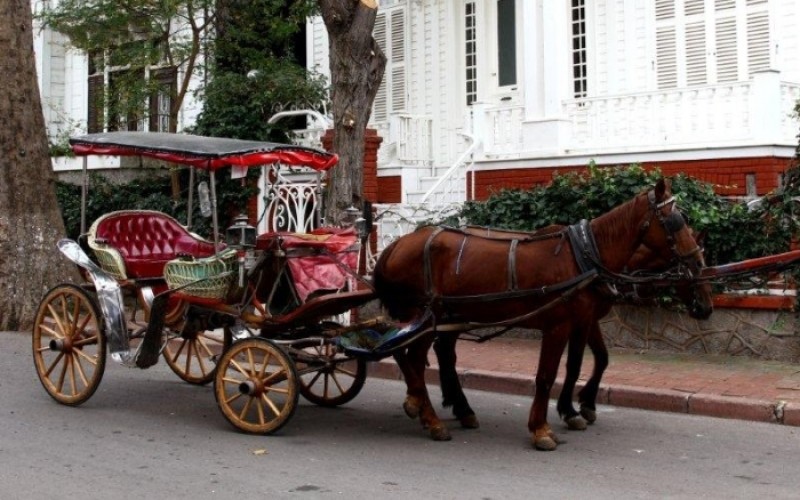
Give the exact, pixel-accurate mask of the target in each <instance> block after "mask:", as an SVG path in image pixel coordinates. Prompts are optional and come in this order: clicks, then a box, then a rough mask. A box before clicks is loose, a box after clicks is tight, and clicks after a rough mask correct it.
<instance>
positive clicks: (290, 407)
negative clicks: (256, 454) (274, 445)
mask: <svg viewBox="0 0 800 500" xmlns="http://www.w3.org/2000/svg"><path fill="white" fill-rule="evenodd" d="M297 384H298V381H297V372H296V371H295V367H294V363H293V362H292V359H291V358H290V357H289V356H288V355H287V354H286V353H285V352H284V350H283V349H281V348H280V347H279V346H278V345H276V344H275V343H274V342H272V341H270V340H267V339H264V338H260V337H256V338H250V339H244V340H240V341H237V342H235V343H234V344H233V345H232V346H231V347H230V349H228V350H227V351H225V353H224V354H223V355H222V357H220V359H219V362H218V363H217V373H216V376H215V377H214V396H215V397H216V399H217V404H218V405H219V408H220V410H221V411H222V414H223V416H224V417H225V418H226V419H228V421H229V422H230V423H231V424H233V426H234V427H236V428H237V429H239V430H242V431H244V432H247V433H250V434H271V433H273V432H275V431H277V430H278V429H280V428H281V427H283V426H284V425H285V424H286V422H288V421H289V419H290V418H291V417H292V415H293V414H294V411H295V409H296V408H297V399H298V391H297Z"/></svg>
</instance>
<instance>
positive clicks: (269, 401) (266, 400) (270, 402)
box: [261, 394, 281, 417]
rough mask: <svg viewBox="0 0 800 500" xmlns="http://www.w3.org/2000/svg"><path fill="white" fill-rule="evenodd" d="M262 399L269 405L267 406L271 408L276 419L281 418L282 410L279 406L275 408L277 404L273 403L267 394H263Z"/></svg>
mask: <svg viewBox="0 0 800 500" xmlns="http://www.w3.org/2000/svg"><path fill="white" fill-rule="evenodd" d="M261 399H262V400H264V402H265V403H266V404H267V406H269V409H270V410H272V413H274V414H275V416H276V417H278V416H280V414H281V410H280V409H278V407H277V406H275V403H273V402H272V400H271V399H269V396H267V395H266V394H262V395H261Z"/></svg>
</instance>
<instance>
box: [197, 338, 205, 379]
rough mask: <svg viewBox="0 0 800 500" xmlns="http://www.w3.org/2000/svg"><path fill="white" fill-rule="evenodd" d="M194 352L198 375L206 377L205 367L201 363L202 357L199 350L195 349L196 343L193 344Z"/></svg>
mask: <svg viewBox="0 0 800 500" xmlns="http://www.w3.org/2000/svg"><path fill="white" fill-rule="evenodd" d="M194 352H195V354H197V365H198V366H199V367H200V373H202V374H203V376H204V377H205V376H207V375H208V370H206V365H205V363H203V357H202V356H200V349H198V348H197V342H195V345H194Z"/></svg>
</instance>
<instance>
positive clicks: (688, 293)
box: [433, 225, 711, 430]
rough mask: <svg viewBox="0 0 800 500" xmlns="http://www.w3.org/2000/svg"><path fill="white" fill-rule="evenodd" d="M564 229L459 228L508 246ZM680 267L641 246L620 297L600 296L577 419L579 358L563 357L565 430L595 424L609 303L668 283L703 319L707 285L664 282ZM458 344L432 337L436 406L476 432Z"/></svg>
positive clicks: (639, 298) (645, 297)
mask: <svg viewBox="0 0 800 500" xmlns="http://www.w3.org/2000/svg"><path fill="white" fill-rule="evenodd" d="M564 229H565V226H560V225H552V226H547V227H545V228H542V229H539V230H537V231H534V232H520V231H508V230H497V229H493V228H485V227H467V228H464V231H465V232H467V233H469V234H473V235H476V236H481V237H484V238H492V239H503V240H506V241H512V240H514V239H517V240H519V239H522V238H528V237H531V236H536V235H542V234H548V233H556V232H558V231H563V230H564ZM692 235H693V237H694V238H695V239H696V240H697V241H698V242H700V238H702V236H700V235H695V233H694V232H692ZM680 265H681V264H680V262H677V261H676V259H671V260H670V261H666V260H664V259H662V258H661V257H659V256H657V255H656V254H654V253H653V251H651V250H650V249H649V248H647V247H646V246H644V245H642V246H640V247H639V248H638V249H637V250H636V252H635V253H634V255H633V257H632V258H631V260H630V261H629V262H628V264H627V265H626V266H625V269H624V273H626V274H628V275H630V277H631V279H630V280H628V282H627V283H622V284H620V285H617V286H615V290H616V291H617V293H618V294H619V295H620V297H619V299H618V298H616V297H614V296H612V295H604V298H605V299H606V300H607V307H606V308H599V307H598V308H597V309H596V312H597V314H599V315H600V316H599V317H598V318H596V319H595V322H594V324H593V325H592V328H590V330H589V332H588V338H587V344H588V346H589V348H590V350H591V352H592V355H593V358H594V367H593V371H592V375H591V377H590V378H589V380H588V381H587V383H586V384H585V385H584V387H583V388H582V389H581V391H580V392H579V393H578V401H579V403H580V413H578V412H577V411H575V408H574V407H573V406H572V393H573V390H574V388H575V384H576V383H577V379H578V375H579V374H580V369H581V363H582V361H583V355H582V353H581V355H579V356H576V354H575V353H574V351H569V353H568V356H567V374H566V377H565V379H564V385H563V387H562V391H561V394H560V396H559V399H558V405H557V407H556V409H557V411H558V414H559V416H560V417H561V418H562V419H563V420H564V422H565V423H566V424H567V427H568V428H569V429H572V430H584V429H586V426H587V423H588V424H592V423H594V422H595V421H596V420H597V412H596V401H597V393H598V390H599V388H600V381H601V379H602V377H603V373H604V372H605V370H606V368H607V367H608V361H609V356H608V349H607V348H606V345H605V341H604V340H603V336H602V334H601V331H600V325H599V321H600V320H601V319H602V318H603V317H605V315H606V314H608V312H609V310H610V309H611V306H612V305H613V304H614V303H615V302H617V301H618V300H625V301H629V302H649V301H650V300H651V299H652V298H653V297H654V296H655V295H656V294H657V292H658V290H659V289H661V290H663V287H664V286H666V284H669V283H672V284H674V285H675V292H676V294H677V296H678V298H679V299H680V300H681V301H682V302H683V303H684V304H685V305H686V307H687V311H688V312H689V315H690V316H692V317H694V318H698V319H705V318H707V317H708V316H709V315H710V314H711V309H710V308H708V307H706V305H707V304H709V302H708V296H709V293H710V285H709V284H708V283H704V282H698V281H696V280H686V281H681V280H680V279H677V280H675V279H673V280H669V279H668V278H667V279H664V278H666V276H665V272H668V271H672V272H673V273H672V274H679V275H680V269H679V267H680ZM640 273H645V274H646V276H642V275H641V274H640ZM637 275H638V276H637ZM647 276H649V277H651V278H652V279H650V278H648V277H647ZM659 276H661V277H662V279H661V281H662V283H661V286H655V285H654V282H657V281H658V280H659ZM687 278H689V276H687ZM458 338H459V337H458V335H452V334H442V335H439V336H437V337H436V340H435V341H434V344H433V350H434V352H435V353H436V359H437V361H438V365H439V383H440V387H441V391H442V404H443V406H445V407H452V411H453V415H454V416H455V417H456V418H457V419H458V420H459V421H460V423H461V426H462V427H464V428H468V429H474V428H478V427H479V423H478V419H477V417H476V416H475V412H474V411H473V410H472V408H471V407H470V405H469V402H468V401H467V397H466V395H465V394H464V391H463V388H462V387H461V381H460V379H459V377H458V372H457V371H456V361H457V356H456V349H455V346H456V341H457V340H458ZM570 356H572V357H570Z"/></svg>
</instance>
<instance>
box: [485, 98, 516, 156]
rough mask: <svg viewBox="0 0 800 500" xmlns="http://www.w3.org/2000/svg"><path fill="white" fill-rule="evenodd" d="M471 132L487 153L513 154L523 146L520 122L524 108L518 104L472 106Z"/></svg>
mask: <svg viewBox="0 0 800 500" xmlns="http://www.w3.org/2000/svg"><path fill="white" fill-rule="evenodd" d="M473 108H474V116H473V133H474V134H475V137H477V138H478V139H479V140H481V141H482V142H483V152H484V153H485V154H486V155H488V156H491V155H513V154H516V153H519V152H521V151H522V150H523V149H524V148H523V138H522V122H523V120H524V118H525V108H524V107H523V106H521V105H518V106H502V107H488V106H486V105H483V104H480V105H476V106H473Z"/></svg>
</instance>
